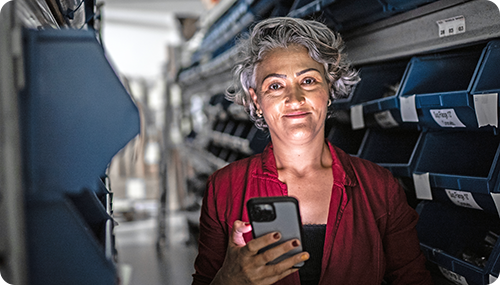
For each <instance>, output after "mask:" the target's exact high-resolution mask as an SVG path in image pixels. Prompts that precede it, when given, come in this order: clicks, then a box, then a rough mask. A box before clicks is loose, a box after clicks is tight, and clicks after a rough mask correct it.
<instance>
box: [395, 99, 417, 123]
mask: <svg viewBox="0 0 500 285" xmlns="http://www.w3.org/2000/svg"><path fill="white" fill-rule="evenodd" d="M399 103H400V104H401V119H402V120H403V122H418V114H417V108H416V107H415V95H411V96H406V97H399Z"/></svg>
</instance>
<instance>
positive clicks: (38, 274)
mask: <svg viewBox="0 0 500 285" xmlns="http://www.w3.org/2000/svg"><path fill="white" fill-rule="evenodd" d="M82 193H83V192H82ZM81 206H84V207H87V208H88V209H90V208H93V207H94V206H98V205H97V204H96V203H95V204H93V205H92V206H91V207H88V206H85V205H83V204H82V205H81ZM27 208H28V209H29V211H26V224H27V227H26V228H27V235H26V236H27V251H28V256H29V259H28V266H29V269H30V270H29V280H30V282H29V284H33V285H38V284H40V285H45V284H75V285H88V284H96V285H109V284H116V278H117V272H116V266H115V264H114V262H113V260H112V259H111V258H110V257H109V258H108V257H107V256H106V255H105V246H104V244H103V240H102V238H99V237H97V236H96V232H95V231H94V229H93V227H92V226H91V225H90V224H89V223H88V221H86V220H85V218H86V217H85V216H84V215H87V216H90V215H91V216H94V217H95V218H97V219H101V221H102V222H103V223H104V221H105V220H106V219H108V218H109V216H107V214H105V213H103V212H100V213H82V212H80V211H81V209H78V207H76V206H75V204H74V203H73V202H72V201H71V200H70V199H67V198H65V197H62V196H60V197H57V198H54V197H48V198H40V197H38V198H37V199H36V200H35V199H30V200H29V201H27ZM104 232H105V226H104V225H103V226H102V228H101V231H100V232H99V233H97V234H98V235H99V236H101V237H102V236H103V235H104Z"/></svg>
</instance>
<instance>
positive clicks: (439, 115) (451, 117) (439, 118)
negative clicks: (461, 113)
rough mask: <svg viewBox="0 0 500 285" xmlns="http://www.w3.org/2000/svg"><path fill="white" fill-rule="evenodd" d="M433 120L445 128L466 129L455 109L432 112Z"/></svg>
mask: <svg viewBox="0 0 500 285" xmlns="http://www.w3.org/2000/svg"><path fill="white" fill-rule="evenodd" d="M430 112H431V115H432V118H433V119H434V121H436V123H437V124H438V125H440V126H441V127H443V128H465V125H464V124H463V123H462V122H461V121H460V119H459V118H458V117H457V114H456V113H455V110H454V109H436V110H430Z"/></svg>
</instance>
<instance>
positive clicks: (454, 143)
mask: <svg viewBox="0 0 500 285" xmlns="http://www.w3.org/2000/svg"><path fill="white" fill-rule="evenodd" d="M499 156H500V136H495V135H493V134H492V133H490V132H458V131H457V132H428V133H427V134H426V135H425V139H424V140H423V142H422V146H421V149H420V152H419V154H418V158H417V164H416V166H415V170H414V173H415V174H424V173H429V182H430V186H431V188H432V195H433V199H434V200H439V201H444V202H447V203H449V202H450V198H448V196H447V194H446V193H445V189H449V190H458V191H465V192H469V193H471V195H472V196H473V198H474V200H475V202H476V203H477V205H479V207H481V208H482V209H483V210H485V211H491V212H496V207H495V205H494V202H493V200H492V198H491V194H490V193H492V192H493V193H495V192H498V188H497V186H496V184H497V182H498V175H499V168H500V165H499Z"/></svg>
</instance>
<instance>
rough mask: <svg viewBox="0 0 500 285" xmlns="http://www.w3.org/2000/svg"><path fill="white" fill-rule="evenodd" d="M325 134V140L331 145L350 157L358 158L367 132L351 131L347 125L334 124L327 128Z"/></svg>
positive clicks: (362, 130)
mask: <svg viewBox="0 0 500 285" xmlns="http://www.w3.org/2000/svg"><path fill="white" fill-rule="evenodd" d="M325 133H326V134H325V136H326V138H327V139H328V140H329V141H330V142H331V143H332V144H333V145H335V146H337V147H339V148H340V149H342V150H343V151H345V152H346V153H348V154H350V155H353V156H359V152H360V150H361V145H362V144H363V140H364V138H365V136H366V133H367V130H366V129H360V130H352V128H351V126H349V125H344V124H334V125H329V126H327V127H326V131H325Z"/></svg>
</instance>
